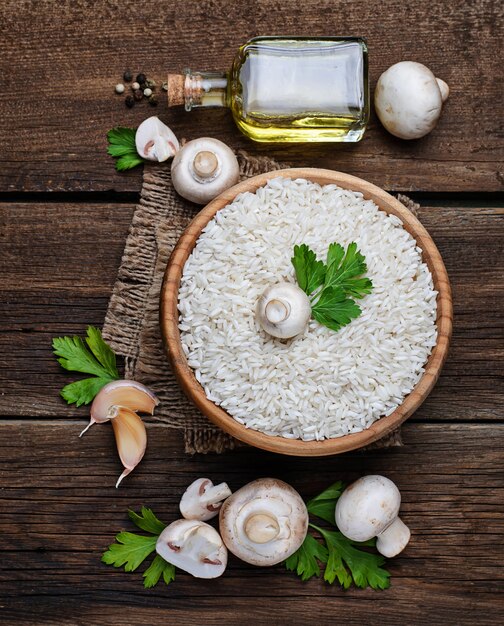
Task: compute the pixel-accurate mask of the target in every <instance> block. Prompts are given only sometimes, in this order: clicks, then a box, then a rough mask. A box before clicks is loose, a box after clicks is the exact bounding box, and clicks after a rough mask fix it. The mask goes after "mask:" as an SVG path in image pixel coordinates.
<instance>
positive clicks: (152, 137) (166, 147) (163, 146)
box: [135, 115, 180, 163]
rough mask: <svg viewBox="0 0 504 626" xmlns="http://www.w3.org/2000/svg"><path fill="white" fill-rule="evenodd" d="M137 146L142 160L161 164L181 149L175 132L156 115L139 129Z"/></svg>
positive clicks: (136, 139) (136, 138)
mask: <svg viewBox="0 0 504 626" xmlns="http://www.w3.org/2000/svg"><path fill="white" fill-rule="evenodd" d="M135 146H136V149H137V152H138V154H139V155H140V156H141V157H142V158H144V159H147V160H148V161H158V162H159V163H161V162H163V161H166V160H168V159H170V158H171V157H172V156H174V155H175V154H176V153H177V152H178V150H179V149H180V144H179V141H178V139H177V138H176V137H175V135H174V133H173V131H172V130H171V129H170V128H168V126H167V125H166V124H163V122H162V121H161V120H160V119H159V118H158V117H156V116H155V115H153V116H152V117H148V118H147V119H146V120H144V121H143V122H142V123H141V124H140V126H139V127H138V128H137V131H136V135H135Z"/></svg>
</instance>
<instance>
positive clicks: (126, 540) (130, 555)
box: [101, 506, 175, 589]
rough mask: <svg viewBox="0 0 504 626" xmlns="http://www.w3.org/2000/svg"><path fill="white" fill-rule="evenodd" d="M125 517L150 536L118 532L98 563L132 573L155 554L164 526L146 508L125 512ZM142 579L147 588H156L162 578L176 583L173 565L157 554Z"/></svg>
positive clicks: (168, 582)
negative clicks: (136, 511) (126, 515)
mask: <svg viewBox="0 0 504 626" xmlns="http://www.w3.org/2000/svg"><path fill="white" fill-rule="evenodd" d="M128 517H129V518H130V520H131V521H132V522H133V523H134V524H135V525H136V526H138V528H140V529H141V530H144V531H145V532H148V533H150V534H149V535H137V534H136V533H130V532H120V533H118V534H117V535H116V538H115V539H116V541H115V543H113V544H111V545H110V546H109V547H108V549H107V550H106V551H105V552H104V553H103V556H102V559H101V560H102V562H103V563H106V564H107V565H113V566H114V567H124V571H125V572H134V571H135V570H137V569H138V568H139V567H140V565H141V564H142V563H143V562H144V561H145V560H146V559H147V558H148V557H149V556H150V555H151V554H152V553H153V552H154V551H155V549H156V541H157V539H158V537H159V535H160V534H161V533H162V532H163V530H164V529H165V528H166V524H163V522H161V521H160V520H159V519H158V518H157V517H156V516H155V515H154V513H153V512H152V510H151V509H149V508H147V507H145V506H143V507H142V509H141V510H140V514H138V513H135V512H134V511H128ZM142 576H143V579H144V581H143V585H144V587H145V588H146V589H149V588H150V587H154V586H155V585H157V584H158V582H159V581H160V580H161V577H162V578H163V580H164V582H165V583H166V584H167V585H169V584H170V583H171V582H172V581H173V580H175V566H174V565H172V564H171V563H168V562H167V561H165V560H164V559H163V557H161V556H159V554H157V555H156V556H155V557H154V559H153V560H152V562H151V564H150V565H149V567H148V568H147V569H146V570H145V571H144V573H143V574H142Z"/></svg>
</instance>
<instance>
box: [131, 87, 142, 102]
mask: <svg viewBox="0 0 504 626" xmlns="http://www.w3.org/2000/svg"><path fill="white" fill-rule="evenodd" d="M133 97H134V98H135V100H136V101H137V102H140V100H141V99H142V98H143V91H142V90H141V89H137V90H136V91H134V92H133Z"/></svg>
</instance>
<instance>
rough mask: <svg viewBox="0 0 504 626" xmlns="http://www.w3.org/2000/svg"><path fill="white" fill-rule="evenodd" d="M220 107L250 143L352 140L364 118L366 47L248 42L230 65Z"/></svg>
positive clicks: (358, 42) (350, 42) (353, 42)
mask: <svg viewBox="0 0 504 626" xmlns="http://www.w3.org/2000/svg"><path fill="white" fill-rule="evenodd" d="M226 100H227V105H228V106H229V107H230V108H231V110H232V113H233V117H234V120H235V122H236V124H237V125H238V127H239V128H240V130H241V131H242V132H243V133H244V134H245V135H246V136H247V137H250V138H251V139H253V140H254V141H259V142H356V141H359V140H360V139H361V138H362V136H363V134H364V131H365V129H366V124H367V121H368V118H369V93H368V78H367V47H366V44H365V42H364V41H363V40H362V39H357V38H322V39H306V38H289V39H287V38H285V39H284V38H274V37H272V38H270V37H263V38H258V39H253V40H251V41H249V42H248V43H247V44H245V45H244V46H242V48H240V50H239V52H238V55H237V56H236V58H235V62H234V64H233V68H232V70H231V72H230V74H229V75H228V83H227V97H226Z"/></svg>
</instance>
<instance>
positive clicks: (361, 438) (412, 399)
mask: <svg viewBox="0 0 504 626" xmlns="http://www.w3.org/2000/svg"><path fill="white" fill-rule="evenodd" d="M278 176H283V177H285V178H304V179H307V180H310V181H312V182H315V183H318V184H320V185H330V184H335V185H338V186H340V187H342V188H343V189H350V190H352V191H357V192H359V193H362V195H363V196H364V198H365V199H367V200H372V201H373V202H374V203H375V204H376V205H377V206H378V207H379V208H380V209H381V210H382V211H385V212H386V213H388V214H392V215H395V216H397V217H399V218H400V219H401V220H402V222H403V224H404V228H405V229H406V230H407V231H408V232H409V233H410V235H412V236H413V237H414V238H415V239H416V242H417V244H418V246H419V247H420V248H421V250H422V251H423V260H424V262H425V263H426V264H427V265H428V267H429V270H430V272H431V274H432V279H433V282H434V288H435V289H436V291H437V292H438V297H437V319H436V325H437V341H436V345H435V346H434V348H433V350H432V353H431V355H430V357H429V359H428V361H427V364H426V366H425V372H424V374H423V375H422V378H421V379H420V380H419V382H418V383H417V385H416V386H415V388H414V389H413V391H412V392H411V393H410V394H409V395H408V396H407V397H406V398H405V399H404V401H403V402H402V404H401V405H400V406H398V407H397V409H396V410H395V411H394V412H393V413H391V414H390V415H388V416H387V417H382V418H381V419H380V420H378V421H376V422H375V423H374V424H372V425H371V426H370V427H369V428H366V429H365V430H363V431H361V432H359V433H354V434H351V435H345V436H343V437H338V438H336V439H325V440H324V441H302V440H300V439H286V438H283V437H273V436H271V435H266V434H264V433H262V432H259V431H256V430H252V429H249V428H246V427H245V426H243V425H242V424H240V423H239V422H237V421H236V420H235V419H234V418H233V417H232V416H231V415H230V414H229V413H227V411H225V410H224V409H222V408H221V407H220V406H218V405H216V404H214V403H213V402H212V401H211V400H209V399H208V398H207V397H206V394H205V391H204V389H203V387H202V386H201V385H200V384H199V383H198V381H197V380H196V377H195V375H194V371H193V370H192V368H190V367H189V365H188V363H187V358H186V356H185V354H184V351H183V349H182V342H181V340H180V331H179V328H178V321H179V315H178V308H177V307H178V292H179V287H180V281H181V278H182V272H183V269H184V265H185V263H186V261H187V259H188V258H189V255H190V254H191V252H192V250H193V248H194V246H195V245H196V241H197V240H198V238H199V236H200V235H201V232H202V230H203V229H204V228H205V227H206V226H207V224H208V223H209V222H210V220H212V219H213V218H214V217H215V215H216V213H217V212H218V211H219V210H220V209H222V208H224V207H225V206H227V205H228V204H229V203H230V202H232V201H233V200H234V199H235V197H236V196H237V195H238V194H240V193H246V192H251V193H254V192H256V191H257V189H259V188H260V187H263V186H264V185H265V184H266V183H267V181H268V180H270V179H271V178H276V177H278ZM160 321H161V330H162V333H163V337H164V341H165V344H166V348H167V352H168V355H169V357H170V360H171V363H172V366H173V368H174V370H175V374H176V376H177V378H178V381H179V383H180V385H181V386H182V389H183V390H184V392H185V393H186V395H187V396H188V397H189V398H190V399H191V400H192V401H193V402H194V404H195V405H196V406H197V407H198V409H199V410H200V411H201V412H202V413H203V414H204V415H206V416H207V417H208V418H209V419H210V421H212V422H213V423H214V424H215V425H216V426H219V427H220V428H222V429H223V430H225V431H226V432H227V433H228V434H230V435H231V436H233V437H235V438H236V439H239V440H240V441H243V442H244V443H247V444H249V445H251V446H256V447H258V448H262V449H263V450H269V451H271V452H277V453H279V454H290V455H294V456H327V455H331V454H341V453H342V452H348V451H349V450H355V449H357V448H362V447H364V446H367V445H369V444H370V443H373V442H374V441H377V440H378V439H380V438H382V437H384V436H386V435H388V434H389V433H391V432H392V431H393V430H395V429H396V428H397V427H398V426H400V425H401V424H402V423H403V422H404V421H405V420H406V419H407V418H408V417H410V416H411V415H412V414H413V413H414V412H415V411H416V410H417V409H418V408H419V407H420V406H421V404H423V402H424V401H425V399H426V398H427V396H428V395H429V393H430V392H431V391H432V389H433V387H434V385H435V384H436V381H437V379H438V378H439V375H440V373H441V368H442V367H443V364H444V362H445V360H446V358H447V356H448V346H449V343H450V338H451V334H452V321H453V305H452V297H451V287H450V282H449V279H448V274H447V273H446V268H445V266H444V263H443V260H442V258H441V255H440V254H439V251H438V249H437V248H436V245H435V244H434V242H433V241H432V239H431V237H430V235H429V233H428V232H427V231H426V230H425V228H424V226H422V224H421V223H420V222H419V221H418V219H417V218H416V217H415V216H414V215H413V214H412V213H411V211H409V210H408V209H407V208H406V207H405V206H404V205H402V204H401V203H400V202H399V201H398V200H397V199H396V198H394V197H393V196H391V195H389V194H388V193H386V192H384V191H383V190H382V189H380V188H379V187H376V186H375V185H372V184H370V183H368V182H367V181H365V180H362V179H360V178H356V177H355V176H349V175H348V174H343V173H341V172H335V171H332V170H323V169H320V168H296V169H284V170H277V171H274V172H269V173H267V174H260V175H258V176H254V177H253V178H249V179H248V180H245V181H243V182H241V183H238V184H237V185H235V186H234V187H231V188H230V189H228V190H226V191H225V192H223V193H222V194H220V195H219V196H218V197H217V198H215V199H214V200H212V202H210V203H209V204H208V205H207V206H206V207H205V208H204V209H202V210H201V211H200V213H198V215H197V216H196V217H195V218H194V219H193V220H192V222H191V223H190V224H189V226H188V227H187V229H186V230H185V231H184V233H183V234H182V236H181V237H180V239H179V242H178V243H177V245H176V247H175V249H174V250H173V253H172V255H171V257H170V260H169V262H168V266H167V268H166V274H165V278H164V283H163V287H162V289H161V309H160Z"/></svg>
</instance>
